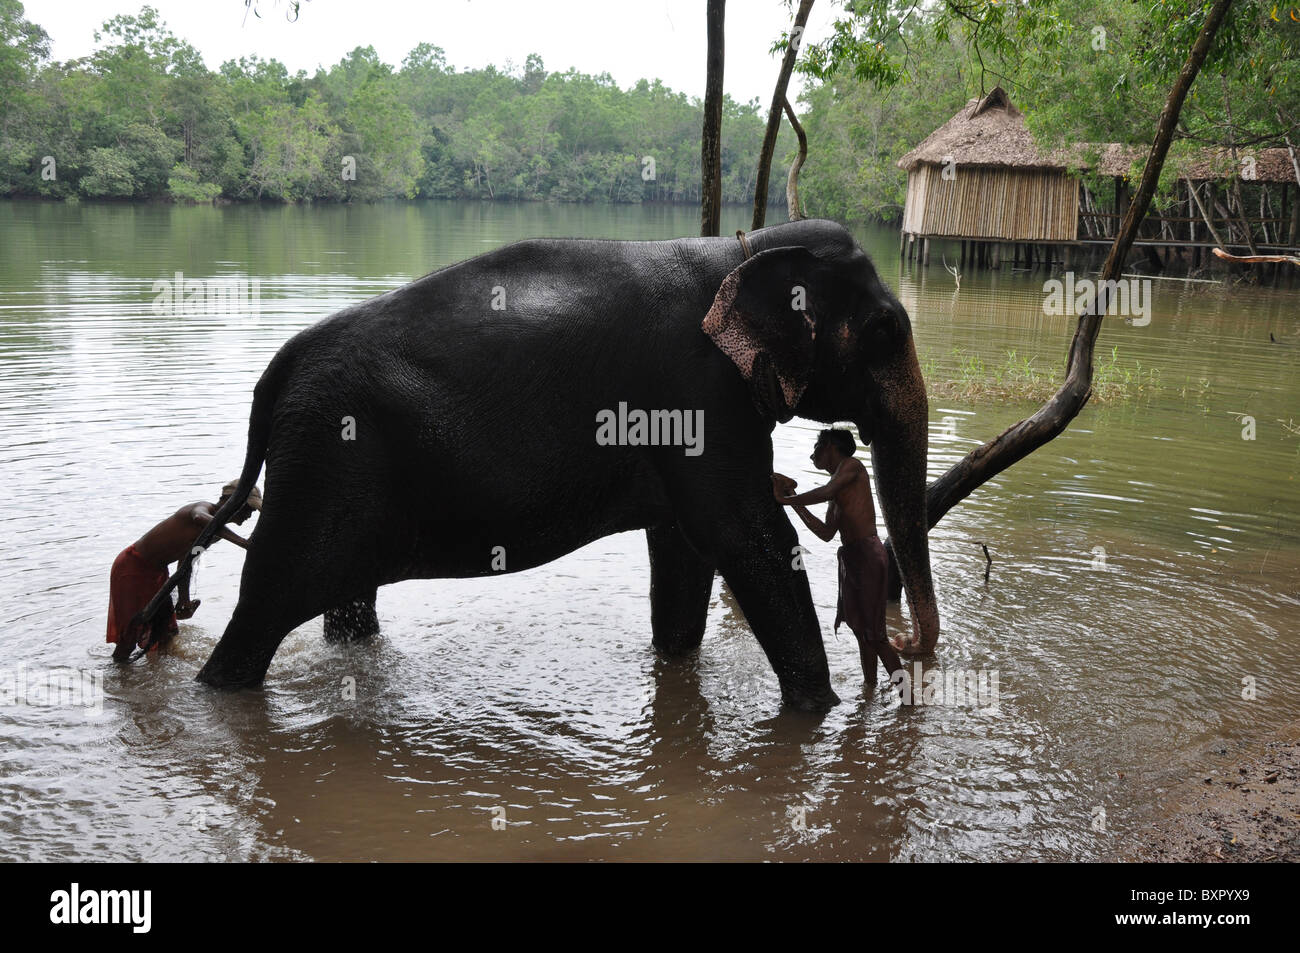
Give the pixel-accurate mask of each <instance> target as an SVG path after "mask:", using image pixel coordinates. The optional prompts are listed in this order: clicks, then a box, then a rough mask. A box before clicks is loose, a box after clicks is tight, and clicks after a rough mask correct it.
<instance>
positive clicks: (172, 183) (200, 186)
mask: <svg viewBox="0 0 1300 953" xmlns="http://www.w3.org/2000/svg"><path fill="white" fill-rule="evenodd" d="M167 191H168V193H170V194H171V197H172V198H174V199H175V200H176V201H178V202H189V203H191V204H192V203H196V202H211V201H212V200H213V199H215V198H216V197H217V196H218V195H220V194H221V186H219V185H217V184H216V183H215V182H200V181H199V174H198V172H196V171H195V170H194V169H193V168H191V167H190V166H188V165H186V164H185V163H183V162H178V163H177V164H176V165H175V167H173V168H172V173H171V175H170V176H168V177H167Z"/></svg>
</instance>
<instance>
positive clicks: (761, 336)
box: [701, 247, 824, 423]
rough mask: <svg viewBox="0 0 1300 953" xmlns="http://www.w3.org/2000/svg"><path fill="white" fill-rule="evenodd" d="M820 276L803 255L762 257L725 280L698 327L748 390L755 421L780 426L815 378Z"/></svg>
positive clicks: (795, 251) (787, 251)
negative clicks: (756, 415) (758, 416)
mask: <svg viewBox="0 0 1300 953" xmlns="http://www.w3.org/2000/svg"><path fill="white" fill-rule="evenodd" d="M823 271H824V266H823V264H822V262H821V259H819V258H818V257H817V256H816V255H814V254H813V253H812V252H810V251H808V250H807V249H806V248H794V247H790V248H773V249H769V250H768V251H764V252H759V253H758V254H757V255H755V256H754V257H753V258H750V259H749V260H748V261H746V262H744V263H743V264H742V265H741V266H740V267H739V268H737V269H736V270H735V271H733V272H732V273H731V274H729V275H727V277H726V278H724V279H723V281H722V286H721V287H720V288H719V289H718V293H717V296H716V297H715V298H714V299H713V307H711V308H709V313H708V314H707V315H705V317H704V322H703V324H702V325H701V328H702V330H703V331H704V333H705V334H707V335H708V336H709V337H710V338H712V339H713V343H714V344H716V345H717V346H718V348H719V349H720V350H721V351H722V353H723V354H725V355H727V357H729V358H731V360H732V363H734V364H735V365H736V367H737V368H738V369H739V370H740V374H741V376H742V377H744V378H745V380H746V381H748V382H749V388H750V396H751V397H752V398H753V400H754V406H755V407H757V408H758V411H759V413H761V414H763V416H765V417H769V418H775V419H776V420H779V421H781V422H782V423H784V422H785V421H787V420H789V419H790V418H791V417H793V416H794V408H795V406H796V405H797V404H798V403H799V398H800V397H801V396H802V395H803V392H804V389H805V388H806V387H807V386H808V379H809V377H810V376H811V374H812V367H813V348H814V340H815V338H816V328H817V325H816V322H815V320H814V319H813V315H812V310H813V301H814V296H815V294H816V293H817V292H816V291H815V290H814V288H813V279H814V275H815V274H818V273H821V272H823Z"/></svg>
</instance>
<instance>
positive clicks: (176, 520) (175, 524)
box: [135, 501, 245, 567]
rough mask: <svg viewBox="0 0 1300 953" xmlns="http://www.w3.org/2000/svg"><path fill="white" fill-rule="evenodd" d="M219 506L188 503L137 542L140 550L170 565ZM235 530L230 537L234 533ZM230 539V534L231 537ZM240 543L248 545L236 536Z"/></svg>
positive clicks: (187, 548)
mask: <svg viewBox="0 0 1300 953" xmlns="http://www.w3.org/2000/svg"><path fill="white" fill-rule="evenodd" d="M216 512H217V508H216V506H215V505H213V504H212V503H204V502H202V501H200V502H198V503H187V504H185V505H184V506H182V507H181V508H180V509H179V510H177V511H176V512H175V513H173V514H172V515H171V516H169V517H167V518H166V519H165V520H163V521H162V522H161V523H159V524H158V525H157V526H155V527H154V528H153V529H151V530H149V532H147V533H145V534H144V535H143V536H141V537H140V538H139V539H137V540H136V541H135V548H136V551H137V552H138V553H139V554H140V555H141V556H142V557H144V558H145V559H147V560H148V561H149V562H151V563H154V564H155V565H158V566H163V567H166V566H167V564H168V563H174V562H178V561H179V560H181V559H183V558H184V557H185V555H186V554H187V553H188V552H189V551H190V547H191V546H193V545H194V540H196V539H198V536H199V533H201V532H202V531H203V527H204V526H206V525H207V524H208V523H210V522H212V516H213V514H214V513H216ZM234 535H235V534H234V533H231V534H229V536H234ZM227 538H229V537H227ZM234 541H235V542H237V543H238V545H241V546H242V545H245V543H244V541H243V540H242V539H241V538H240V537H235V540H234Z"/></svg>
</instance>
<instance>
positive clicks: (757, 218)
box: [750, 0, 813, 230]
mask: <svg viewBox="0 0 1300 953" xmlns="http://www.w3.org/2000/svg"><path fill="white" fill-rule="evenodd" d="M812 7H813V0H799V9H798V10H797V11H795V15H794V25H793V26H792V27H791V28H790V42H789V43H787V44H786V47H785V56H783V57H782V58H781V72H780V73H779V74H778V75H777V77H776V89H775V91H773V93H772V105H771V107H770V108H769V109H768V111H767V129H766V130H765V131H764V132H763V146H762V148H761V149H760V150H759V153H758V171H757V172H756V173H755V181H754V218H753V222H752V224H751V225H750V229H751V230H754V229H759V228H762V227H763V223H764V222H765V221H766V220H767V186H768V181H769V180H770V179H771V177H772V153H773V152H775V151H776V137H777V134H778V133H779V132H780V131H781V105H782V103H784V102H785V91H786V88H787V87H788V86H789V85H790V74H791V73H793V72H794V61H795V60H796V59H798V57H799V46H800V43H801V41H802V39H803V30H804V27H805V26H806V25H807V24H808V14H810V13H811V12H812ZM787 108H789V107H787Z"/></svg>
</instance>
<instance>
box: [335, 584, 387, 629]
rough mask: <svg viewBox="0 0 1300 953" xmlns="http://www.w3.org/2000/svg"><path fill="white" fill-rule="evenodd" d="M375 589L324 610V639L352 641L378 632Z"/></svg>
mask: <svg viewBox="0 0 1300 953" xmlns="http://www.w3.org/2000/svg"><path fill="white" fill-rule="evenodd" d="M375 597H376V591H375V590H374V589H371V590H370V591H369V592H368V593H366V594H365V595H363V596H361V597H360V598H358V599H353V600H352V601H351V602H345V603H344V604H343V605H341V606H335V607H334V608H333V609H327V610H326V612H325V641H327V642H353V641H358V640H360V639H368V638H370V637H371V636H372V635H378V634H379V616H378V615H377V614H376V613H375Z"/></svg>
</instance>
